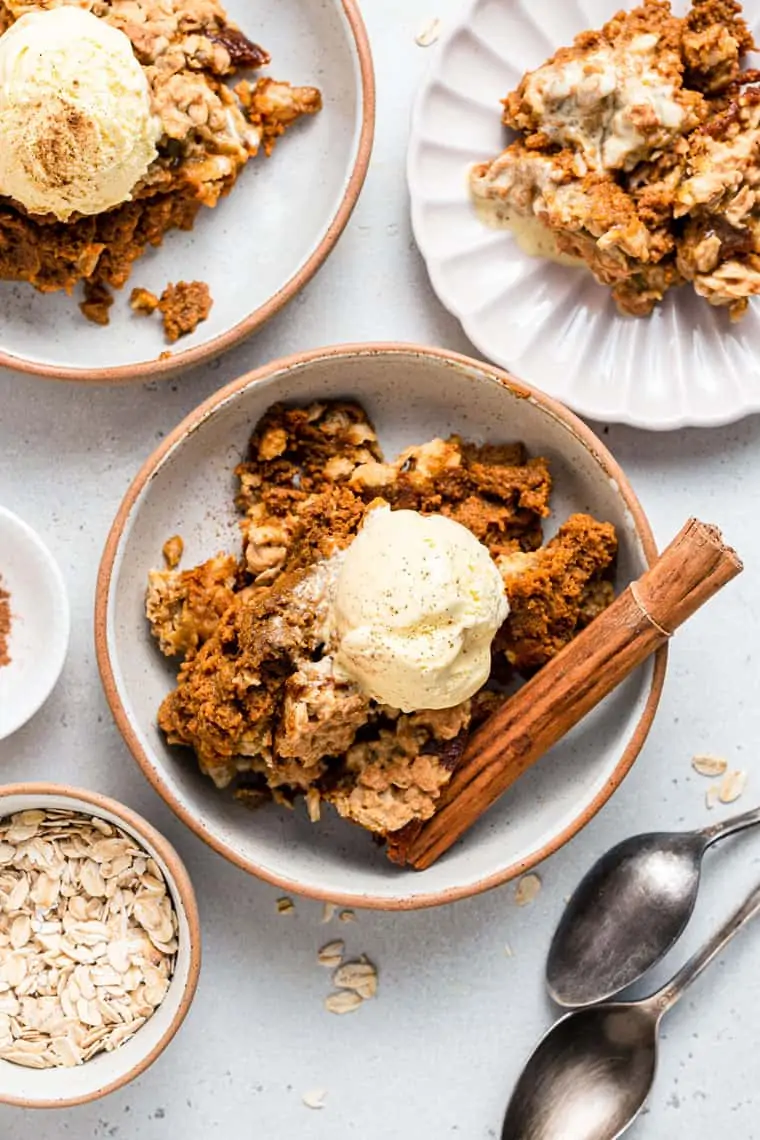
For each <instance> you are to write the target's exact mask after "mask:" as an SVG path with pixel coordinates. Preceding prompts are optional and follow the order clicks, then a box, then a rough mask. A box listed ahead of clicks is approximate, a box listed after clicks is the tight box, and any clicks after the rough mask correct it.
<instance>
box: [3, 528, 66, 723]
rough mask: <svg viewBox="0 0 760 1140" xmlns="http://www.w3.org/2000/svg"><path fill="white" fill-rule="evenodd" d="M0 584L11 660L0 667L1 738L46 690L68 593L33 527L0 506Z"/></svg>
mask: <svg viewBox="0 0 760 1140" xmlns="http://www.w3.org/2000/svg"><path fill="white" fill-rule="evenodd" d="M0 586H2V588H3V589H4V590H7V591H8V593H9V594H10V603H9V604H10V609H11V615H12V617H11V632H10V637H9V640H8V650H9V655H10V664H8V665H4V666H2V667H1V668H0V740H4V739H5V737H6V736H10V735H11V733H12V732H16V730H17V729H19V728H21V726H22V725H24V724H26V722H27V721H28V720H29V719H30V718H31V717H33V716H34V714H35V713H36V712H37V710H38V709H39V708H40V707H41V706H42V705H43V704H44V702H45V701H46V700H47V698H48V697H49V696H50V694H51V692H52V691H53V688H54V686H55V683H56V681H57V680H58V678H59V677H60V675H61V670H62V669H63V663H64V661H65V659H66V651H67V649H68V645H69V599H68V596H67V594H66V586H65V584H64V581H63V576H62V574H61V571H60V570H59V569H58V564H57V562H56V561H55V559H54V558H53V556H52V554H51V553H50V551H49V550H48V548H47V547H46V546H45V544H44V543H43V541H42V539H41V538H40V537H39V535H38V534H36V533H35V531H33V530H32V528H31V527H30V526H28V525H27V523H25V522H24V521H23V520H22V519H20V518H19V517H18V515H14V514H13V512H12V511H9V510H7V509H6V508H5V507H0Z"/></svg>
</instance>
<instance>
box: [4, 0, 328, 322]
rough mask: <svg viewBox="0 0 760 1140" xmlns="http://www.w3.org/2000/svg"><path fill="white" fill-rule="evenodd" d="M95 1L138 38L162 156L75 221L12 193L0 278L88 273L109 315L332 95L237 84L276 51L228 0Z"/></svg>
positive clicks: (38, 280)
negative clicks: (157, 258) (140, 277)
mask: <svg viewBox="0 0 760 1140" xmlns="http://www.w3.org/2000/svg"><path fill="white" fill-rule="evenodd" d="M64 2H75V0H64ZM47 6H48V2H47V0H30V2H24V0H0V32H1V31H3V30H5V29H7V28H8V27H10V25H11V24H12V23H13V21H14V20H16V19H18V18H19V17H20V16H22V15H24V14H25V13H26V12H30V11H34V10H35V9H39V8H45V7H47ZM85 6H86V7H88V8H89V9H90V10H91V11H92V12H93V13H94V14H95V15H96V16H99V17H100V18H101V19H103V20H106V21H107V22H108V23H109V24H111V25H113V26H114V27H115V28H118V29H119V30H120V31H122V32H124V33H125V35H127V36H128V37H129V39H130V40H131V42H132V46H133V48H134V51H135V55H136V56H137V58H138V60H139V61H140V63H141V64H142V65H143V67H144V69H145V73H146V76H147V79H148V83H149V86H150V89H151V95H152V100H153V107H154V111H155V113H156V114H157V115H158V117H159V119H160V121H161V125H162V127H163V132H164V133H163V137H162V139H161V141H160V142H159V145H158V151H159V154H158V157H157V158H156V160H155V161H154V162H153V164H152V165H151V167H150V168H149V170H148V171H147V173H146V175H145V177H144V178H143V179H142V180H141V181H140V182H139V183H138V185H137V186H136V187H135V189H134V191H133V197H132V200H131V201H129V202H125V203H123V204H122V205H121V206H117V207H115V208H114V209H112V210H109V211H107V212H106V213H103V214H100V215H96V216H94V217H81V216H80V217H77V216H76V215H75V216H74V217H73V218H72V219H71V220H70V221H69V222H65V223H64V222H59V221H57V220H56V219H55V218H53V217H52V216H48V215H46V216H34V217H32V216H30V215H29V214H28V213H27V212H26V211H25V210H24V209H23V207H21V206H20V205H19V204H18V203H15V202H13V201H11V200H10V199H8V198H0V279H3V280H12V281H27V282H29V283H30V284H32V285H34V286H35V288H36V289H39V290H40V291H41V292H54V291H56V290H59V289H65V290H66V291H67V292H69V293H70V292H71V291H72V290H73V288H74V287H75V286H76V285H77V284H78V283H79V282H80V281H83V282H86V283H87V284H88V292H87V295H86V297H85V301H84V303H83V304H82V305H81V308H82V311H83V313H84V315H85V316H86V317H88V318H89V319H90V320H94V321H96V322H97V323H99V324H107V321H108V302H107V300H106V296H107V291H108V290H109V289H110V288H121V286H123V285H124V283H125V282H126V281H127V279H128V278H129V275H130V273H131V269H132V264H133V262H134V261H135V260H136V259H137V258H138V257H140V256H142V254H143V253H144V251H145V250H146V249H147V248H148V247H149V246H157V245H160V244H161V243H162V241H163V239H164V235H165V234H166V233H167V232H168V231H169V230H172V229H180V230H190V229H192V227H193V224H194V222H195V218H196V215H197V213H198V211H199V209H200V208H201V206H202V205H203V206H209V207H213V206H216V204H217V203H218V201H219V199H220V198H221V197H223V196H224V195H225V194H228V193H229V192H230V190H231V189H232V186H233V185H234V183H235V181H236V179H237V177H238V175H239V173H240V171H241V170H242V168H243V167H244V166H245V164H246V163H247V162H248V161H249V159H250V158H252V157H254V156H255V155H256V154H257V153H258V152H259V150H260V149H262V148H263V149H264V151H265V153H267V154H269V153H271V150H272V147H273V145H274V143H275V141H276V140H277V139H278V138H279V137H280V136H281V135H282V134H283V132H284V131H285V130H287V129H288V127H290V126H291V125H292V124H293V123H294V122H295V121H296V120H297V119H299V118H300V117H302V116H303V115H313V114H315V113H316V112H318V111H319V110H320V109H321V105H322V104H321V96H320V93H319V91H318V90H316V89H315V88H313V87H291V86H290V84H288V83H284V82H280V81H275V80H274V79H271V78H259V79H258V80H255V81H254V82H253V83H251V82H249V81H248V80H245V79H244V80H241V82H240V83H239V84H238V94H237V96H236V95H235V94H234V92H233V90H232V89H231V88H230V87H229V86H228V84H227V81H228V80H229V79H231V78H233V77H237V76H239V75H245V74H249V73H250V72H251V71H255V70H257V69H259V68H261V67H263V66H265V65H266V64H268V63H269V62H270V57H269V55H268V53H267V52H266V51H265V50H264V49H263V48H261V47H259V46H258V45H257V44H255V43H252V42H251V41H250V40H249V39H248V38H247V36H246V35H245V34H244V33H243V32H242V31H241V30H240V29H239V28H238V27H236V26H235V25H234V24H233V23H232V22H231V21H230V20H229V19H228V17H227V14H226V12H225V10H224V8H223V6H222V4H221V3H220V2H219V0H86V2H85ZM174 327H175V326H174V325H173V324H172V328H174ZM178 335H179V333H178Z"/></svg>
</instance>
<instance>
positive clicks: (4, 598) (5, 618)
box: [0, 578, 11, 669]
mask: <svg viewBox="0 0 760 1140" xmlns="http://www.w3.org/2000/svg"><path fill="white" fill-rule="evenodd" d="M10 636H11V596H10V594H9V593H8V591H7V590H4V589H3V580H2V578H0V669H2V667H3V666H4V665H10V663H11V655H10V649H9V646H8V643H9V641H10Z"/></svg>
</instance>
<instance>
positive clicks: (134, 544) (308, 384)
mask: <svg viewBox="0 0 760 1140" xmlns="http://www.w3.org/2000/svg"><path fill="white" fill-rule="evenodd" d="M337 396H353V397H356V398H357V399H359V400H361V401H362V402H363V404H364V405H365V407H366V408H367V409H368V411H369V413H370V414H371V416H372V418H373V420H374V422H375V424H376V426H377V429H378V432H379V436H380V440H381V443H382V445H383V448H384V450H385V451H386V454H388V455H391V454H395V453H397V452H398V451H399V450H401V449H402V448H404V447H406V446H408V445H410V444H412V443H419V442H423V441H425V440H429V439H431V438H432V437H434V436H435V435H436V434H439V435H447V434H449V433H451V432H453V431H457V432H460V433H461V434H462V435H464V436H465V437H466V438H471V439H474V440H485V439H487V440H492V441H494V442H495V441H498V440H502V441H504V440H514V439H521V440H524V441H525V443H526V444H527V446H528V448H529V449H530V450H531V451H532V452H533V453H534V454H536V453H540V454H542V455H547V456H548V457H549V458H550V460H551V463H552V469H553V471H554V475H555V482H556V490H555V493H554V497H553V510H554V512H555V513H554V516H553V518H552V520H550V524H551V525H553V526H555V527H556V526H557V525H559V523H560V522H561V521H563V520H564V519H565V518H566V517H567V516H568V515H569V514H570V513H571V512H572V511H574V510H588V511H592V512H594V513H596V514H597V515H598V516H599V517H601V518H605V519H609V520H610V521H611V522H613V523H614V524H615V525H616V526H617V528H618V530H619V534H620V540H621V550H620V559H619V575H620V581H621V582H626V583H627V582H628V581H629V580H630V579H631V578H633V577H637V576H639V575H640V574H641V573H642V572H643V570H644V569H645V567H646V565H647V563H648V562H649V560H650V559H651V558H652V557H653V555H654V543H653V540H652V536H651V532H650V530H649V526H648V523H647V521H646V519H645V517H644V515H643V512H642V510H641V507H640V506H639V504H638V502H637V500H636V498H635V496H634V494H633V492H632V491H631V489H630V487H629V485H628V482H627V480H626V478H625V476H624V475H623V473H622V471H621V470H620V469H619V468H618V466H617V465H616V464H615V462H614V460H613V459H612V457H611V456H610V455H609V453H608V452H607V451H606V450H605V448H604V447H603V445H602V444H601V442H600V441H599V440H598V439H597V438H596V437H595V436H594V435H593V434H592V433H591V432H590V431H589V430H588V429H587V428H586V427H584V426H583V424H581V423H580V421H579V420H577V419H576V418H575V416H573V415H572V414H571V413H569V412H567V411H566V410H565V409H564V408H561V407H560V406H559V405H557V404H555V403H554V402H553V401H551V400H547V399H546V398H545V397H543V396H539V395H538V394H537V393H535V392H529V391H528V390H526V389H525V388H523V387H521V386H519V385H517V384H514V383H513V382H511V381H510V380H509V378H508V377H507V376H505V375H504V374H503V373H500V372H498V371H497V370H495V369H492V368H490V367H489V366H488V365H481V364H478V363H476V362H475V361H471V360H467V359H466V358H464V357H456V356H453V355H450V354H446V353H444V352H442V351H440V350H436V349H420V348H415V347H412V346H403V345H396V346H393V345H378V346H362V347H351V346H348V347H344V348H337V349H323V350H319V351H316V352H313V353H310V354H306V355H304V356H301V357H294V358H291V359H290V360H286V361H279V362H276V363H274V364H271V365H269V366H268V367H267V368H265V369H262V370H260V371H259V372H257V373H253V374H251V375H250V376H247V377H244V378H243V379H242V380H239V381H237V382H235V383H234V384H231V385H229V386H228V387H226V388H223V389H221V390H220V391H219V392H218V393H217V394H216V395H215V396H213V397H212V398H211V399H210V400H209V401H207V402H206V403H205V404H203V405H201V406H200V407H199V408H198V409H197V410H196V411H195V412H193V413H192V414H191V415H190V416H189V417H188V418H187V419H186V420H185V421H184V422H183V423H182V424H180V426H179V427H178V428H177V429H176V430H175V431H174V432H173V433H172V434H171V435H170V436H169V437H168V438H167V439H166V440H165V441H164V442H163V443H162V444H161V446H160V447H159V448H158V450H157V451H156V452H154V454H153V455H152V456H151V458H150V459H149V460H148V461H147V463H146V464H145V466H144V467H143V468H142V470H141V472H140V473H139V475H138V476H137V478H136V480H135V482H134V483H133V485H132V487H131V489H130V491H129V492H128V494H127V496H126V498H125V500H124V502H123V503H122V506H121V508H120V510H119V513H118V515H117V518H116V521H115V523H114V526H113V528H112V530H111V534H110V536H109V539H108V542H107V545H106V549H105V552H104V556H103V560H102V563H101V568H100V574H99V578H98V588H97V601H96V646H97V652H98V662H99V666H100V670H101V676H102V678H103V681H104V685H105V690H106V695H107V697H108V700H109V703H110V705H111V709H112V711H113V713H114V715H115V717H116V721H117V723H118V725H119V728H120V729H121V731H122V733H123V735H124V737H125V739H126V741H127V743H128V745H129V747H130V749H131V750H132V752H133V754H134V756H135V758H136V759H137V760H138V762H139V763H140V765H141V766H142V768H143V771H144V772H145V774H146V775H147V776H148V779H149V780H150V781H151V783H152V784H153V786H154V787H155V788H156V789H157V790H158V792H159V793H160V794H161V795H162V796H163V797H164V798H165V799H166V800H167V802H168V803H169V804H170V805H171V806H172V808H173V809H174V810H175V811H176V812H177V814H178V815H179V816H180V817H181V818H182V819H183V820H184V821H185V822H186V823H187V824H188V825H189V826H190V827H192V828H193V829H194V830H195V831H196V832H197V834H198V835H200V836H201V838H203V839H205V840H206V841H207V842H208V843H210V844H211V845H212V846H213V847H214V848H216V850H218V851H220V852H221V853H222V854H223V855H225V856H226V857H227V858H229V859H231V860H232V861H233V862H235V863H238V864H239V865H240V866H242V867H244V868H245V869H246V870H249V871H252V872H254V873H255V874H258V875H260V876H261V877H263V878H265V879H268V880H269V881H271V882H273V883H276V884H278V885H279V886H281V887H282V888H283V889H285V890H287V891H293V892H297V893H300V894H305V895H311V896H313V897H316V898H323V899H330V900H334V901H337V902H341V903H344V904H346V905H356V906H371V907H378V908H385V909H392V908H412V907H420V906H431V905H434V904H437V903H442V902H447V901H451V900H453V899H455V898H460V897H463V896H465V895H470V894H475V893H476V892H478V891H482V890H485V889H487V888H488V887H491V886H495V885H496V884H497V883H500V882H503V881H505V880H506V879H509V878H511V877H513V876H515V875H517V874H519V873H520V872H521V871H523V870H525V869H526V868H527V867H530V866H531V865H533V864H534V863H536V862H538V861H539V860H540V859H542V858H544V857H546V856H547V855H548V854H550V853H551V852H552V851H554V850H556V849H557V848H558V847H560V846H561V845H562V844H563V843H564V842H566V841H567V839H569V838H570V837H571V836H572V835H573V834H574V833H575V832H576V831H577V830H578V829H579V828H580V827H582V826H583V825H584V824H585V823H586V822H588V820H589V819H590V818H591V817H592V815H593V814H594V813H595V811H597V810H598V808H599V807H601V805H602V804H603V803H604V802H605V801H606V800H607V798H608V797H609V796H610V795H611V794H612V792H613V791H614V789H615V788H616V787H617V786H618V784H619V783H620V781H621V780H622V778H623V776H624V775H625V773H626V772H627V771H628V769H629V768H630V766H631V764H632V763H633V760H634V759H635V757H636V755H637V754H638V751H639V749H640V748H641V745H642V743H643V741H644V739H645V737H646V733H647V731H648V729H649V726H650V723H651V719H652V717H653V715H654V711H655V708H656V706H657V701H658V698H659V693H660V687H661V683H662V677H663V673H664V665H665V658H664V656H660V657H659V658H658V660H657V663H655V662H649V663H648V664H647V665H646V666H645V667H644V668H642V669H641V670H640V671H639V672H637V673H636V674H635V676H632V677H631V678H629V680H628V681H627V683H626V684H625V685H623V686H622V688H620V689H619V690H618V691H617V692H616V693H615V694H613V696H612V697H611V698H610V699H609V700H608V701H607V702H606V704H605V705H604V706H602V707H601V708H600V709H598V710H597V712H596V713H595V714H594V715H593V716H591V717H589V718H588V719H587V720H586V721H585V722H584V723H583V725H581V726H580V727H579V728H578V730H577V731H576V732H575V733H573V735H572V736H571V737H568V738H567V739H566V740H565V741H564V742H563V743H562V744H561V745H560V746H559V747H558V748H556V749H555V750H554V752H553V753H552V754H551V755H548V756H547V757H545V758H544V760H543V761H542V762H541V763H540V764H539V765H537V767H536V768H535V769H534V770H533V771H532V772H531V773H530V774H529V775H528V776H527V777H526V778H525V779H524V780H522V781H521V782H520V783H519V784H517V786H516V787H515V788H514V789H513V790H511V791H510V792H509V794H508V795H507V796H505V797H504V798H503V799H502V800H501V802H500V803H499V804H498V805H497V807H496V808H495V809H494V810H493V811H492V812H491V813H489V815H488V816H487V817H486V818H485V819H483V820H482V821H481V822H480V824H479V825H478V826H477V827H476V828H474V829H473V830H472V831H471V832H470V833H469V834H468V835H467V837H466V838H465V839H464V841H463V842H461V843H460V844H459V845H458V846H457V847H456V848H455V849H454V850H452V851H451V852H450V853H449V854H448V855H447V856H446V857H445V858H443V859H442V860H440V862H439V863H437V864H436V865H435V866H434V867H433V868H432V869H431V870H429V871H426V872H424V873H423V874H417V873H415V872H414V871H402V870H400V869H399V868H397V867H394V866H392V865H391V864H390V863H389V862H388V861H387V860H386V858H385V856H384V854H383V852H382V851H381V850H379V849H378V847H377V846H376V845H375V844H374V843H373V842H372V840H371V838H370V836H369V835H368V834H367V833H366V832H364V831H362V830H361V829H359V828H357V827H353V826H351V825H350V824H347V823H345V822H344V821H342V820H340V819H338V818H336V817H334V816H333V814H332V813H326V819H325V820H323V822H321V823H320V824H319V825H314V824H312V823H309V821H308V819H307V817H306V813H305V811H303V810H302V807H301V808H299V809H298V810H296V811H295V812H289V811H282V810H280V809H278V808H275V807H268V808H265V809H262V810H261V811H260V812H257V813H254V814H251V813H250V812H249V811H248V810H247V809H246V808H244V807H242V806H240V805H239V804H237V803H235V801H234V800H233V799H232V797H231V796H228V795H225V794H223V793H220V792H217V791H215V789H214V788H213V786H212V785H211V783H210V782H209V781H208V780H206V779H205V778H204V777H203V776H201V774H200V772H199V770H198V768H197V764H196V762H195V759H194V757H193V756H192V754H191V753H190V752H188V751H179V750H176V749H172V748H169V747H168V746H167V744H166V742H165V739H164V738H163V736H162V735H161V733H160V732H159V731H158V729H157V727H156V713H157V710H158V707H159V704H160V702H161V700H162V699H163V697H164V695H165V694H166V693H167V692H168V691H169V690H170V689H171V688H172V687H173V684H174V680H175V677H176V666H172V664H171V663H169V662H167V661H166V659H165V658H162V657H161V655H160V653H159V652H158V650H157V647H156V645H155V643H154V642H153V640H152V638H151V636H150V634H149V631H148V627H147V623H146V621H145V617H144V597H145V587H146V580H147V574H148V571H149V570H150V569H151V568H152V567H154V566H157V565H160V564H161V547H162V544H163V543H164V541H165V540H166V538H167V537H168V536H169V535H172V534H176V533H179V534H181V535H182V536H183V538H184V540H185V544H186V545H185V557H184V560H183V565H184V566H192V565H194V564H195V563H196V562H198V561H199V560H201V559H202V558H206V557H208V556H209V555H211V554H214V553H216V552H217V551H219V550H224V549H227V550H229V549H233V550H237V549H239V542H240V539H239V533H238V529H237V521H238V520H237V517H236V515H235V512H234V508H233V505H232V502H233V495H234V491H235V480H234V477H233V468H234V466H235V464H236V463H237V462H238V461H239V459H240V457H241V456H242V455H243V454H244V453H245V450H246V446H247V443H248V438H249V436H250V433H251V430H252V428H253V426H254V424H255V423H256V421H257V419H258V418H259V417H260V416H261V415H262V414H263V412H264V411H265V410H266V409H267V408H268V407H269V406H270V405H271V404H272V403H274V402H275V401H276V400H278V399H283V398H285V399H287V400H289V401H293V402H304V401H309V400H314V399H323V398H329V397H337Z"/></svg>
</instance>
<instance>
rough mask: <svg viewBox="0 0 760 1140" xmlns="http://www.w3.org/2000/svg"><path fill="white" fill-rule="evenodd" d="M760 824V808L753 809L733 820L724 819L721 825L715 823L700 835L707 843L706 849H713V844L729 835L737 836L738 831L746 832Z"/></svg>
mask: <svg viewBox="0 0 760 1140" xmlns="http://www.w3.org/2000/svg"><path fill="white" fill-rule="evenodd" d="M758 823H760V808H753V810H752V811H745V812H743V813H742V815H735V816H733V817H732V818H731V819H724V820H723V821H722V822H721V823H713V824H712V825H711V826H710V827H705V828H703V829H702V831H700V833H699V834H700V835H701V836H702V838H703V839H704V841H705V849H707V848H708V847H712V845H713V843H717V842H718V840H719V839H725V837H726V836H727V835H735V834H736V833H737V831H745V830H746V829H747V828H748V827H755V826H757V824H758Z"/></svg>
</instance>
